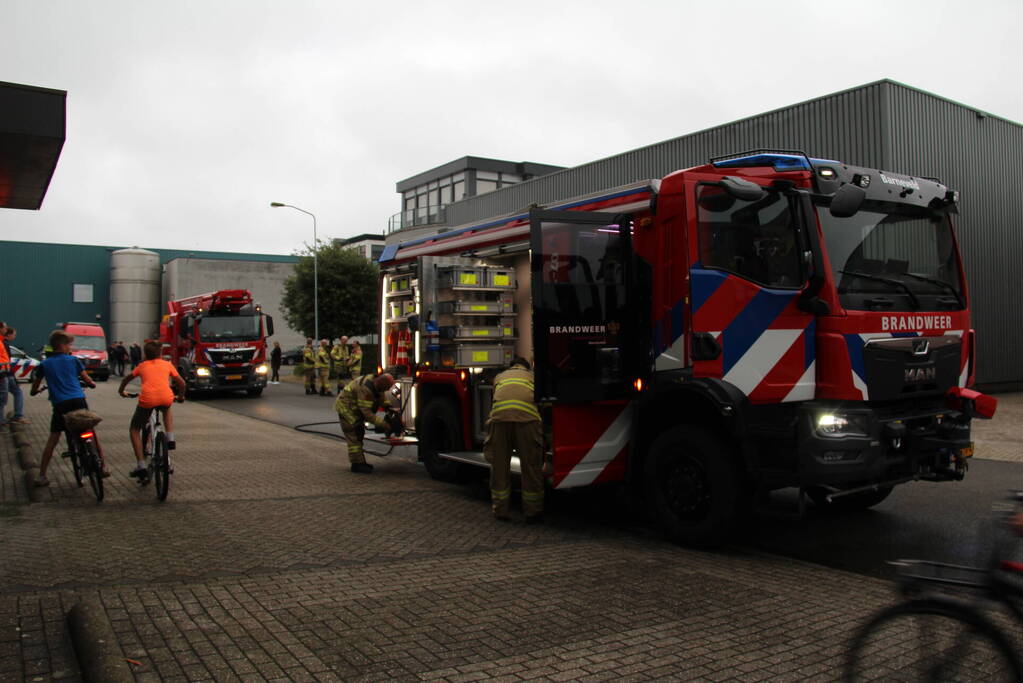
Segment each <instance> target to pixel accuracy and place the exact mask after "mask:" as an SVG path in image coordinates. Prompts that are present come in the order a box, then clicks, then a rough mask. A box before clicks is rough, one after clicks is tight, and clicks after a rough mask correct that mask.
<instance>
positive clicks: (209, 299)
mask: <svg viewBox="0 0 1023 683" xmlns="http://www.w3.org/2000/svg"><path fill="white" fill-rule="evenodd" d="M251 303H252V294H251V293H250V292H249V290H247V289H221V290H219V291H216V292H208V293H206V294H196V295H195V296H190V297H188V298H185V299H178V300H176V301H168V302H167V309H168V311H169V312H170V313H171V314H172V315H173V314H175V313H176V314H178V315H183V314H186V313H197V312H203V311H213V310H225V311H231V312H235V311H238V310H239V309H241V308H242V307H243V306H247V305H249V304H251Z"/></svg>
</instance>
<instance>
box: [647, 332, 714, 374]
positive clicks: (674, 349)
mask: <svg viewBox="0 0 1023 683" xmlns="http://www.w3.org/2000/svg"><path fill="white" fill-rule="evenodd" d="M719 334H720V333H719ZM685 351H686V343H685V335H679V337H678V339H676V340H675V341H673V342H672V343H671V346H670V347H668V348H667V349H665V350H664V351H662V352H661V355H659V356H658V357H657V360H655V361H654V370H677V369H679V368H681V367H683V366H684V365H685V363H684V361H685V359H684V358H683V357H682V356H683V354H684V353H685Z"/></svg>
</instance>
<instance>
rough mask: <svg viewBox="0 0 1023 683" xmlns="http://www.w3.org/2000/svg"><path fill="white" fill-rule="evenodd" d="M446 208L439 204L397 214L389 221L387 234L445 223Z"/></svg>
mask: <svg viewBox="0 0 1023 683" xmlns="http://www.w3.org/2000/svg"><path fill="white" fill-rule="evenodd" d="M445 206H446V205H445V204H437V205H434V206H424V207H421V208H418V209H408V210H407V211H402V212H400V213H396V214H394V215H393V216H391V218H390V219H389V220H388V221H387V234H388V235H390V234H391V233H392V232H397V231H398V230H403V229H405V228H414V227H417V226H421V225H433V224H435V223H443V222H444V215H445V212H444V209H445Z"/></svg>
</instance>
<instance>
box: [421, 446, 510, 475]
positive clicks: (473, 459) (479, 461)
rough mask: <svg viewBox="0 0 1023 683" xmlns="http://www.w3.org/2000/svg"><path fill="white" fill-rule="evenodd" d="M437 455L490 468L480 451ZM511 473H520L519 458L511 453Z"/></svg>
mask: <svg viewBox="0 0 1023 683" xmlns="http://www.w3.org/2000/svg"><path fill="white" fill-rule="evenodd" d="M437 455H439V456H440V457H442V458H446V459H448V460H454V461H455V462H460V463H464V464H466V465H476V466H477V467H486V468H487V469H490V463H489V462H487V459H486V458H484V457H483V452H482V451H459V452H457V453H438V454H437ZM511 473H512V474H519V475H521V474H522V467H521V466H520V465H519V458H518V456H515V455H513V456H512V459H511Z"/></svg>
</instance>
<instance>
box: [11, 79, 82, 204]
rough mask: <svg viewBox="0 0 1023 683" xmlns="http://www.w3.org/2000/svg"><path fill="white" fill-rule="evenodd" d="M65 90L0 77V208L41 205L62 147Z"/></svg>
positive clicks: (64, 121)
mask: <svg viewBox="0 0 1023 683" xmlns="http://www.w3.org/2000/svg"><path fill="white" fill-rule="evenodd" d="M66 105H67V92H66V91H64V90H51V89H49V88H37V87H34V86H30V85H19V84H17V83H4V82H0V208H5V209H38V208H39V207H40V206H42V203H43V198H44V197H45V196H46V190H47V188H49V186H50V179H51V178H52V177H53V171H54V170H55V169H56V168H57V160H58V159H59V158H60V151H61V149H63V147H64V136H65V124H66V120H65V116H66Z"/></svg>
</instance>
